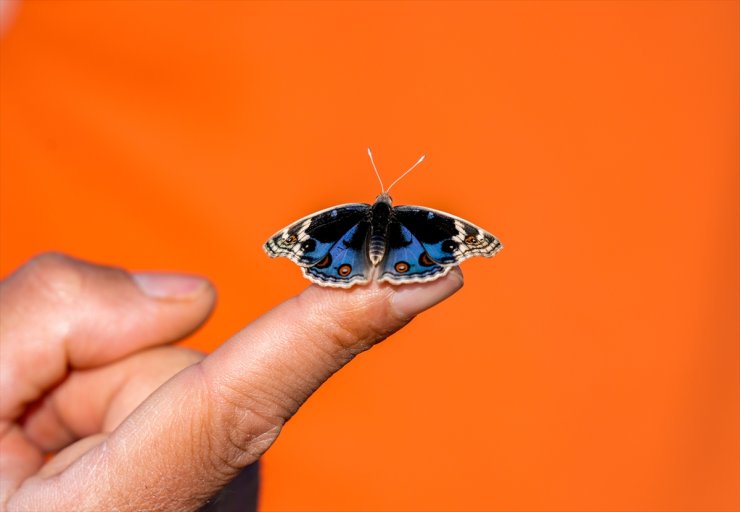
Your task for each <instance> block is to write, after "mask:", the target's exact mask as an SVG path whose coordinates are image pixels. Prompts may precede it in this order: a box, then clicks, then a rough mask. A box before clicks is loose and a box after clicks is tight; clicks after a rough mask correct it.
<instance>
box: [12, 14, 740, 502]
mask: <svg viewBox="0 0 740 512" xmlns="http://www.w3.org/2000/svg"><path fill="white" fill-rule="evenodd" d="M739 19H740V3H738V2H736V1H727V2H712V1H707V2H631V1H628V2H565V3H560V2H522V3H518V2H489V3H484V2H470V3H446V2H408V3H389V2H381V3H370V2H346V3H335V2H295V3H293V2H274V3H269V2H266V3H262V2H246V1H244V2H239V1H212V2H199V1H181V2H173V1H167V0H165V1H155V0H152V1H146V2H142V1H138V0H133V1H125V0H121V1H108V2H103V1H99V2H90V1H85V0H83V1H68V0H50V1H45V0H33V1H26V2H22V3H21V4H20V5H19V8H18V11H17V13H16V16H15V19H14V20H12V22H11V23H10V25H9V27H8V28H7V30H6V32H5V34H4V36H3V39H2V43H1V44H2V47H1V49H0V66H1V67H0V71H1V72H2V77H1V79H0V271H2V274H3V275H6V274H7V273H8V272H10V271H11V270H12V269H14V268H15V267H17V266H18V265H20V264H22V263H23V261H25V260H26V259H28V258H29V257H31V256H32V255H34V254H36V253H38V252H40V251H45V250H50V249H53V250H59V251H65V252H68V253H70V254H73V255H76V256H78V257H82V258H86V259H91V260H93V261H97V262H104V263H109V264H115V265H120V266H124V267H127V268H131V269H169V270H182V271H189V272H196V273H201V274H204V275H207V276H209V277H210V278H212V279H213V281H214V283H215V284H216V286H217V288H218V290H219V293H220V302H219V306H218V308H217V310H216V312H215V314H214V316H213V318H212V319H211V321H210V322H209V323H208V324H207V325H206V326H205V328H204V329H202V330H201V331H200V332H199V333H197V334H196V335H195V336H193V337H192V338H191V339H189V340H187V341H186V342H185V343H187V344H188V345H190V346H194V347H199V348H201V349H204V350H212V349H213V348H214V347H216V346H218V344H219V343H221V342H222V341H223V340H225V339H226V338H227V337H228V336H229V335H230V334H232V333H233V332H235V331H236V330H238V329H240V328H241V327H242V326H244V325H245V324H246V323H248V322H249V321H250V320H252V319H253V318H255V317H256V316H257V315H259V314H260V313H262V312H264V311H265V310H267V309H269V308H270V307H272V306H274V305H275V304H277V303H278V302H280V301H282V300H284V299H286V298H288V297H290V296H291V295H293V294H295V293H297V292H298V291H299V290H301V289H302V288H304V287H305V286H307V284H308V283H307V282H306V281H304V280H303V279H302V278H301V276H300V272H299V270H298V268H296V267H295V266H294V265H292V264H291V263H290V262H289V261H287V260H270V259H268V258H267V257H266V256H265V255H264V254H263V252H262V249H261V245H262V243H263V242H264V241H265V239H266V238H267V237H268V236H269V235H271V234H272V233H273V232H275V231H277V230H278V229H279V228H281V227H283V226H284V225H285V224H287V223H288V222H290V221H292V220H295V219H297V218H299V217H301V216H303V215H306V214H308V213H310V212H312V211H313V210H317V209H320V208H323V207H327V206H331V205H333V204H338V203H343V202H356V201H366V202H371V201H372V200H373V199H374V197H375V196H376V194H377V193H378V188H379V187H378V184H377V182H376V179H375V176H374V175H373V172H372V169H371V167H370V163H369V162H368V160H367V156H366V153H365V148H366V147H367V146H368V145H369V146H372V148H373V150H374V152H375V158H376V162H377V163H378V166H379V168H380V171H381V173H382V174H383V177H384V178H385V180H386V182H388V181H391V180H392V179H393V178H394V177H396V176H397V175H398V174H399V173H400V172H401V171H403V170H404V169H406V168H407V167H408V166H409V165H410V164H411V163H413V162H414V161H415V160H416V158H418V156H419V155H420V154H422V153H426V154H427V155H428V157H427V161H426V162H425V163H424V164H423V165H422V167H420V168H419V169H417V170H415V171H414V173H412V174H411V175H409V176H408V177H407V178H405V179H404V181H403V182H401V183H400V184H399V185H398V186H397V187H396V188H395V189H394V197H395V199H396V202H397V204H421V205H426V206H429V207H433V208H439V209H443V210H447V211H450V212H452V213H455V214H457V215H460V216H462V217H465V218H468V219H470V220H471V221H473V222H475V223H477V224H480V225H481V226H483V227H485V228H486V229H488V230H490V231H491V232H492V233H494V234H495V235H497V236H498V237H500V238H501V240H502V241H503V243H504V245H505V246H506V249H505V250H504V251H503V252H502V253H500V254H499V255H498V256H497V257H496V258H495V259H494V260H482V259H477V260H471V261H469V262H466V263H465V264H463V269H464V271H465V274H466V286H465V288H464V289H463V291H462V292H461V293H460V294H458V295H456V296H454V297H453V298H452V299H451V300H449V301H447V302H446V303H444V304H442V305H441V306H439V307H437V308H435V309H434V310H433V311H430V312H428V313H425V314H424V315H422V316H421V317H419V318H418V319H416V320H415V321H414V322H413V323H412V325H410V326H409V328H407V329H405V330H404V331H403V332H402V333H399V334H398V335H396V336H394V337H393V338H392V339H390V340H388V341H387V342H385V343H383V344H382V345H380V346H379V347H376V348H375V349H373V350H371V351H370V352H369V353H367V354H364V355H362V356H361V357H359V358H358V359H357V360H356V361H353V362H352V364H351V365H350V366H349V367H348V368H346V369H344V370H342V371H341V372H339V374H337V375H336V376H335V377H333V378H332V379H331V380H330V382H329V383H328V384H327V385H325V386H324V387H323V388H322V389H320V390H319V392H318V393H316V395H315V396H313V397H312V398H311V399H310V400H309V401H308V402H307V403H306V404H305V406H304V407H303V408H302V409H301V411H300V412H299V413H298V414H297V416H296V417H295V418H294V419H293V420H291V422H289V424H288V425H287V427H286V429H285V431H284V433H283V435H282V436H281V438H280V439H279V441H278V442H277V444H276V445H275V446H274V447H273V448H272V449H271V450H270V451H269V452H268V454H267V456H266V457H265V459H264V468H263V469H264V479H263V496H262V504H261V508H262V509H263V510H264V511H278V510H279V511H336V510H343V511H371V510H372V511H421V510H424V511H452V510H457V511H488V510H505V511H735V510H738V509H740V488H739V484H738V482H739V481H740V469H739V465H740V462H739V460H740V441H739V435H740V380H739V378H740V377H739V376H740V369H739V365H740V348H739V344H740V341H739V339H740V331H739V329H740V317H739V311H740V269H739V263H738V262H739V261H740V240H739V232H740V198H739V194H740V182H739V181H740V179H739V177H740V172H739V171H740V156H739V151H738V140H740V121H739V118H740V106H739V99H738V98H739V91H740V64H739V62H740V29H739V24H740V22H739V21H738V20H739Z"/></svg>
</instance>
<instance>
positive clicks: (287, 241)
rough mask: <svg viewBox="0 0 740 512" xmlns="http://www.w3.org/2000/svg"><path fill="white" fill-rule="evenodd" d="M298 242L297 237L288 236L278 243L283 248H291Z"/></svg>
mask: <svg viewBox="0 0 740 512" xmlns="http://www.w3.org/2000/svg"><path fill="white" fill-rule="evenodd" d="M297 241H298V237H297V236H295V235H288V236H286V237H285V238H281V239H280V241H279V242H278V243H279V244H280V245H282V246H283V247H290V246H291V245H293V244H295V243H296V242H297Z"/></svg>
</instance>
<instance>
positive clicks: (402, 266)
mask: <svg viewBox="0 0 740 512" xmlns="http://www.w3.org/2000/svg"><path fill="white" fill-rule="evenodd" d="M393 268H395V269H396V272H398V273H399V274H403V273H405V272H408V271H409V264H408V263H406V262H405V261H399V262H398V263H396V265H395V267H393Z"/></svg>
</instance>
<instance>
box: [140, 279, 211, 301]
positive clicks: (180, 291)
mask: <svg viewBox="0 0 740 512" xmlns="http://www.w3.org/2000/svg"><path fill="white" fill-rule="evenodd" d="M132 277H133V279H134V282H135V283H136V285H137V286H138V287H139V289H140V290H141V291H142V292H144V293H145V294H146V295H148V296H149V297H153V298H155V299H175V300H183V299H190V298H193V297H195V295H197V294H198V293H199V292H200V291H201V290H202V289H203V288H205V287H206V286H207V284H208V281H206V280H205V279H203V278H202V277H196V276H188V275H183V274H163V273H157V272H137V273H135V274H132Z"/></svg>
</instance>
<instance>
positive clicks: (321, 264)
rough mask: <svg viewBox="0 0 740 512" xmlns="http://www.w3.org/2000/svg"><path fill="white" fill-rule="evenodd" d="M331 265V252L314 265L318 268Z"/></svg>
mask: <svg viewBox="0 0 740 512" xmlns="http://www.w3.org/2000/svg"><path fill="white" fill-rule="evenodd" d="M329 265H331V254H327V255H326V256H324V258H323V259H322V260H321V261H319V262H318V263H317V264H316V265H314V266H315V267H316V268H326V267H328V266H329Z"/></svg>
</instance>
